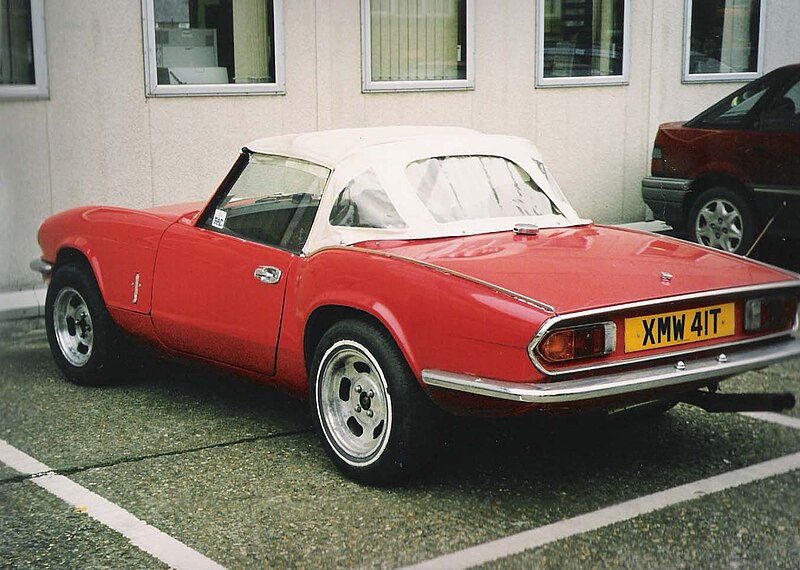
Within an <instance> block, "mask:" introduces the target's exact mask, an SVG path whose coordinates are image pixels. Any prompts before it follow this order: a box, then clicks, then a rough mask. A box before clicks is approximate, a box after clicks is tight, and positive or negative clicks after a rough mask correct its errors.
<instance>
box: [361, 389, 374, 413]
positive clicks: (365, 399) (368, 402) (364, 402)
mask: <svg viewBox="0 0 800 570" xmlns="http://www.w3.org/2000/svg"><path fill="white" fill-rule="evenodd" d="M358 403H359V404H361V407H362V408H364V409H365V410H368V409H369V408H370V406H372V398H370V397H369V396H368V395H367V393H366V392H361V394H359V396H358Z"/></svg>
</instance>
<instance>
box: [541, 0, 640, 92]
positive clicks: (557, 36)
mask: <svg viewBox="0 0 800 570" xmlns="http://www.w3.org/2000/svg"><path fill="white" fill-rule="evenodd" d="M624 16H625V2H624V0H544V70H543V71H544V77H546V78H547V77H590V76H610V75H622V53H623V51H622V50H623V45H622V44H623V37H624V33H625V21H624Z"/></svg>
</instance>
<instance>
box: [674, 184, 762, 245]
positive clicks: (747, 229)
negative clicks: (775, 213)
mask: <svg viewBox="0 0 800 570" xmlns="http://www.w3.org/2000/svg"><path fill="white" fill-rule="evenodd" d="M690 224H691V225H690V228H691V232H692V238H693V239H694V240H695V241H696V242H697V243H701V244H703V245H707V246H710V247H715V248H717V249H721V250H724V251H729V252H731V253H738V254H740V255H744V254H745V253H747V250H748V249H749V248H750V246H751V245H752V244H753V241H754V240H755V237H756V233H757V227H756V226H757V222H756V216H755V213H754V212H753V208H752V207H751V206H750V204H749V203H748V202H747V201H746V200H745V199H744V198H743V197H742V196H741V195H740V194H738V193H736V192H734V191H733V190H730V189H729V188H723V187H716V188H709V189H708V190H706V191H705V192H703V193H702V194H701V195H700V197H699V198H698V199H697V201H696V202H695V203H694V206H693V207H692V212H691V215H690Z"/></svg>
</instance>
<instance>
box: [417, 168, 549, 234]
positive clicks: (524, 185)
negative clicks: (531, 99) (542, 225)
mask: <svg viewBox="0 0 800 570" xmlns="http://www.w3.org/2000/svg"><path fill="white" fill-rule="evenodd" d="M406 174H407V176H408V178H409V180H410V181H411V185H412V187H413V188H414V190H415V192H416V194H417V197H418V198H419V199H420V200H421V201H422V203H423V204H424V205H425V207H426V208H427V209H428V211H429V212H430V213H431V214H432V215H433V217H434V218H435V219H436V221H437V222H440V223H446V222H454V221H460V220H479V219H488V218H507V217H515V216H541V215H547V214H560V212H559V211H558V208H556V207H555V205H554V204H553V203H552V202H551V201H550V199H549V198H548V197H547V195H546V194H545V193H544V192H542V189H541V188H539V187H538V186H537V185H536V183H535V182H534V181H533V180H532V179H531V177H530V175H529V174H528V173H527V172H525V171H524V170H522V169H521V168H520V167H519V166H517V165H516V164H514V163H513V162H511V161H509V160H506V159H505V158H500V157H496V156H446V157H440V158H429V159H425V160H420V161H417V162H413V163H411V164H410V165H409V166H408V168H407V169H406Z"/></svg>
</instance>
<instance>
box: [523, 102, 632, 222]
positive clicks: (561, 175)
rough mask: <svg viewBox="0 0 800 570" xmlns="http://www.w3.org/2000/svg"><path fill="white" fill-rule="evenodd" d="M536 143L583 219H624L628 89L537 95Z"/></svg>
mask: <svg viewBox="0 0 800 570" xmlns="http://www.w3.org/2000/svg"><path fill="white" fill-rule="evenodd" d="M536 109H537V117H538V119H537V124H536V136H535V137H534V138H535V140H536V142H537V144H538V145H539V148H540V149H541V151H542V154H543V155H544V159H545V162H547V164H548V165H549V166H550V169H551V170H552V171H553V174H554V176H555V177H556V180H558V182H559V184H560V185H561V188H562V189H563V190H564V193H565V194H566V195H567V197H568V198H569V199H570V201H571V202H572V204H573V206H574V207H575V209H576V210H577V211H578V213H580V214H581V215H582V216H585V217H591V218H592V219H594V220H596V221H599V222H610V221H617V220H619V219H620V218H621V203H622V202H621V200H622V198H621V194H622V175H621V173H622V169H623V165H624V161H625V157H624V149H625V144H624V137H625V88H624V87H622V86H611V87H593V88H591V89H589V88H551V89H541V90H539V91H538V92H537V105H536Z"/></svg>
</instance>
